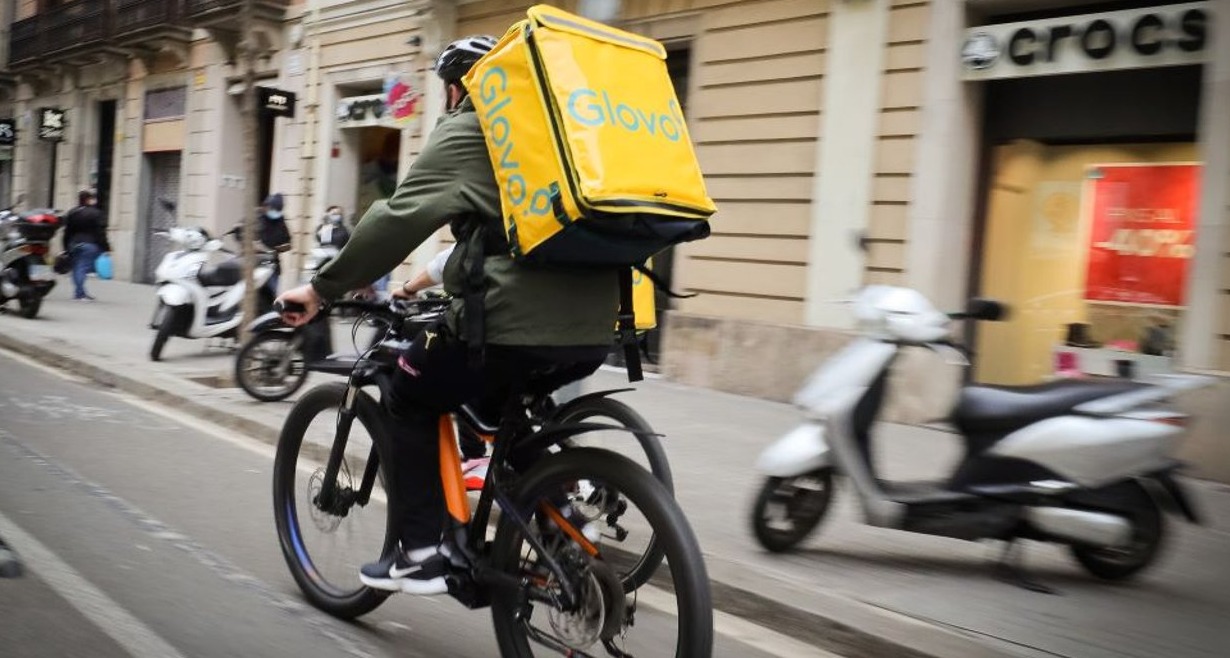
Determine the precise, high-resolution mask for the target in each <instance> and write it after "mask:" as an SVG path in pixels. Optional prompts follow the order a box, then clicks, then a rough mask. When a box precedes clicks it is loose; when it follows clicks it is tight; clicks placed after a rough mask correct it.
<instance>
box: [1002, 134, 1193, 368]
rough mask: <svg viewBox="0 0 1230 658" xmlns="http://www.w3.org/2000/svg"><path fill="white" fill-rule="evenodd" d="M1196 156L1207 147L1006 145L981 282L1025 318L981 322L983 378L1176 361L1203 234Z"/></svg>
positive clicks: (1169, 364) (1153, 365) (1167, 364)
mask: <svg viewBox="0 0 1230 658" xmlns="http://www.w3.org/2000/svg"><path fill="white" fill-rule="evenodd" d="M1197 155H1198V154H1197V148H1196V145H1195V144H1194V143H1156V144H1090V145H1077V146H1055V145H1045V144H1042V143H1039V142H1034V141H1026V140H1021V141H1017V142H1012V143H1010V144H1006V145H1001V146H999V147H997V148H996V149H995V151H994V157H993V162H994V164H993V168H992V172H991V181H990V182H991V189H990V191H989V194H988V198H987V225H986V236H985V242H984V248H983V258H982V261H983V266H982V273H981V286H980V287H981V291H982V294H984V295H988V296H991V297H996V298H999V299H1001V300H1003V301H1006V302H1008V304H1009V305H1010V307H1011V308H1012V309H1013V314H1012V317H1011V319H1010V320H1009V321H1008V322H1003V323H995V324H992V323H986V324H985V325H983V326H981V327H980V328H979V348H978V353H979V354H980V359H979V363H978V378H979V379H980V380H981V381H984V382H988V383H996V384H1028V383H1036V382H1039V381H1045V380H1048V379H1052V378H1055V377H1062V376H1109V377H1115V376H1130V377H1140V376H1147V375H1150V374H1155V373H1161V372H1166V371H1168V370H1170V369H1171V367H1172V358H1171V357H1172V354H1173V350H1174V348H1175V336H1176V335H1177V334H1178V331H1179V329H1178V327H1179V325H1180V324H1181V323H1182V322H1183V310H1184V308H1185V307H1186V305H1187V304H1188V301H1189V300H1187V299H1185V297H1184V294H1185V290H1186V287H1187V280H1188V276H1189V268H1190V265H1191V259H1192V256H1193V255H1194V252H1195V244H1196V240H1197V239H1198V237H1199V236H1198V235H1197V232H1196V229H1197V226H1198V223H1199V222H1198V210H1199V203H1200V189H1199V188H1200V173H1201V167H1200V165H1199V164H1198V163H1197V162H1196V158H1197Z"/></svg>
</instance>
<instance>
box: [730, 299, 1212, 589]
mask: <svg viewBox="0 0 1230 658" xmlns="http://www.w3.org/2000/svg"><path fill="white" fill-rule="evenodd" d="M854 313H855V316H856V318H857V319H858V320H859V323H860V327H861V329H862V333H863V335H862V336H861V337H860V338H857V339H855V340H854V341H853V342H852V343H851V344H849V345H848V346H847V347H846V348H844V349H843V350H841V351H840V352H839V353H838V354H836V355H834V356H833V357H832V358H831V359H829V360H828V361H827V362H826V363H824V364H822V365H821V366H820V368H819V369H818V370H817V371H816V372H815V373H814V374H813V375H812V376H811V378H810V379H809V380H808V381H807V382H806V384H805V385H804V386H803V388H802V389H801V390H800V391H799V392H798V394H797V395H796V397H795V400H794V402H795V404H796V405H797V406H799V407H801V408H802V409H803V410H804V411H805V412H806V414H807V419H806V421H805V422H804V423H803V424H802V425H800V426H799V427H797V428H795V429H794V430H792V431H791V432H789V433H787V434H786V435H785V436H783V437H781V438H780V439H778V440H777V442H775V443H774V444H772V445H771V446H769V447H768V448H767V449H766V450H765V451H764V452H763V453H762V454H761V456H760V458H759V461H758V463H757V466H756V467H757V469H758V470H759V471H760V472H761V473H763V474H764V475H765V476H766V479H765V481H764V484H763V486H762V487H761V490H760V493H759V495H758V497H757V499H756V502H755V504H754V507H753V510H752V519H751V520H752V526H753V530H754V532H755V535H756V538H757V540H758V541H759V543H760V544H761V545H762V546H764V547H765V548H766V549H768V550H770V551H774V552H781V551H787V550H790V549H791V548H793V547H794V546H795V545H797V544H798V543H799V542H800V541H802V540H803V539H804V538H805V537H806V536H807V535H808V534H810V533H811V532H812V530H814V529H815V528H816V527H817V526H818V525H819V524H820V522H821V521H822V520H823V519H824V517H825V515H826V513H827V512H828V510H829V508H830V504H831V502H832V496H833V493H834V491H835V489H834V484H835V482H834V476H836V475H842V476H844V477H845V479H846V480H848V482H849V484H850V486H852V488H853V489H854V491H855V493H856V494H857V495H858V497H859V503H860V504H861V508H862V511H863V513H864V515H865V518H866V522H867V523H868V524H870V525H872V526H876V527H882V528H892V529H897V530H904V531H907V532H916V533H922V534H929V535H938V536H943V537H951V538H956V539H963V540H969V541H977V540H983V539H992V540H1001V541H1004V542H1006V544H1005V550H1004V553H1003V555H1002V557H1001V558H1000V561H999V564H998V568H999V574H1000V575H1001V576H1003V577H1004V578H1006V579H1008V580H1010V582H1013V583H1015V584H1017V585H1020V586H1022V587H1025V588H1027V589H1031V590H1034V591H1041V592H1049V591H1050V590H1049V589H1048V588H1046V587H1045V586H1043V585H1041V584H1039V583H1037V582H1035V581H1032V580H1030V579H1029V577H1028V575H1027V574H1026V573H1025V571H1024V569H1023V567H1022V565H1021V559H1020V557H1021V548H1020V543H1019V541H1018V540H1021V539H1030V540H1036V541H1045V542H1053V543H1059V544H1063V545H1066V546H1067V547H1068V549H1069V551H1070V553H1071V554H1072V556H1073V557H1074V558H1075V559H1076V561H1077V562H1078V563H1079V564H1080V565H1081V566H1082V567H1083V568H1084V569H1085V570H1086V571H1088V572H1089V573H1090V574H1092V575H1094V576H1096V577H1098V578H1102V579H1106V580H1122V579H1127V578H1130V577H1132V576H1134V575H1136V574H1137V573H1139V572H1140V571H1142V570H1143V569H1145V568H1146V567H1148V566H1149V565H1150V564H1152V563H1153V562H1154V561H1155V560H1156V559H1157V557H1158V555H1159V552H1160V548H1161V546H1162V540H1163V537H1164V534H1165V527H1166V526H1165V518H1164V513H1171V514H1176V515H1180V516H1182V517H1185V518H1186V519H1187V520H1188V521H1190V522H1192V523H1200V518H1199V516H1198V515H1197V513H1196V510H1195V509H1194V508H1193V506H1192V503H1191V501H1190V499H1189V497H1188V495H1187V493H1185V491H1184V489H1183V488H1182V487H1181V486H1180V484H1179V482H1178V481H1177V480H1176V479H1175V477H1174V472H1175V470H1176V469H1177V468H1178V467H1179V466H1180V463H1179V462H1177V461H1175V460H1174V459H1173V458H1172V454H1173V452H1174V450H1175V448H1176V446H1177V443H1178V441H1179V439H1180V437H1181V436H1182V434H1183V432H1184V425H1185V423H1186V420H1187V417H1186V416H1185V415H1184V414H1182V413H1179V412H1177V411H1175V410H1174V409H1171V408H1168V407H1166V406H1164V403H1165V402H1166V401H1167V400H1169V399H1170V398H1172V397H1173V396H1174V395H1175V394H1177V393H1179V392H1181V391H1185V390H1191V389H1194V388H1198V387H1202V386H1206V385H1208V384H1210V383H1212V381H1213V380H1212V379H1211V378H1209V377H1201V376H1195V375H1165V376H1157V377H1153V378H1150V379H1149V380H1147V381H1130V380H1122V379H1117V380H1059V381H1054V382H1050V383H1045V384H1040V385H1035V386H1021V387H1000V386H981V385H967V386H964V387H963V388H962V389H961V390H960V392H959V395H958V400H957V403H956V405H955V408H954V409H953V410H952V411H951V413H950V416H949V422H951V424H952V425H953V426H954V427H955V428H956V430H957V431H958V432H959V433H960V435H961V436H962V437H963V438H964V442H965V454H964V457H963V459H961V460H960V462H959V463H958V464H957V466H956V468H955V470H954V472H953V473H951V474H950V475H949V476H948V477H946V478H944V479H942V480H938V481H935V482H926V483H912V482H911V483H907V482H893V481H887V480H884V479H881V478H880V477H879V476H878V474H877V470H876V466H875V463H874V462H873V460H872V458H871V452H872V438H873V437H872V434H873V432H872V424H873V422H874V421H875V418H876V416H877V414H878V413H879V411H880V409H881V406H882V404H883V401H884V396H885V391H886V387H887V383H888V376H889V372H890V369H891V367H892V364H893V362H894V359H895V358H896V357H897V356H898V355H899V354H900V352H901V351H902V350H903V349H905V348H908V347H923V348H928V349H931V350H933V351H935V352H938V353H940V354H942V355H944V356H945V358H946V359H947V360H948V361H949V362H950V363H953V364H956V365H960V366H968V365H969V361H968V359H967V358H966V357H967V353H966V352H965V351H964V350H963V349H961V348H959V347H958V346H957V345H955V344H954V343H952V341H950V340H949V339H948V334H949V323H950V322H951V321H952V320H973V321H997V320H1000V319H1003V317H1004V315H1005V313H1006V308H1005V307H1004V306H1002V305H1001V304H999V303H997V302H994V301H992V300H985V299H974V300H971V302H970V303H969V306H968V308H967V310H966V311H965V312H961V313H954V314H944V313H941V312H939V311H937V310H936V309H935V308H934V307H933V306H932V305H931V303H930V302H929V301H928V300H927V299H926V298H925V297H924V296H923V295H921V294H920V293H918V292H917V291H914V290H910V289H907V288H897V287H888V286H871V287H868V288H866V289H864V290H863V291H862V292H861V293H860V294H859V296H858V297H857V300H856V301H855V302H854Z"/></svg>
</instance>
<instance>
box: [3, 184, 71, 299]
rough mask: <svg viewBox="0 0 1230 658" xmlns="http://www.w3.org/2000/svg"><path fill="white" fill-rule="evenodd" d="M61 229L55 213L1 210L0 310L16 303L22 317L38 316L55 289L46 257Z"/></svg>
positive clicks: (53, 275) (60, 223) (37, 210)
mask: <svg viewBox="0 0 1230 658" xmlns="http://www.w3.org/2000/svg"><path fill="white" fill-rule="evenodd" d="M19 202H20V200H19ZM61 225H62V222H61V221H60V216H59V213H57V212H56V211H54V210H46V209H34V210H29V211H26V212H23V213H15V212H13V208H12V207H10V208H6V209H4V210H0V307H3V306H4V305H5V304H7V303H8V302H9V301H12V300H17V305H18V309H19V313H20V315H21V317H23V318H34V317H35V316H37V315H38V311H39V308H40V307H42V304H43V298H44V297H46V296H47V293H49V292H51V289H52V288H54V287H55V285H56V282H55V274H54V273H53V272H52V269H51V266H50V265H48V264H47V255H48V253H50V251H51V239H52V237H54V236H55V234H56V232H57V231H59V230H60V226H61Z"/></svg>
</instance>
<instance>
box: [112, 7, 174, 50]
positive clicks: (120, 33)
mask: <svg viewBox="0 0 1230 658" xmlns="http://www.w3.org/2000/svg"><path fill="white" fill-rule="evenodd" d="M191 37H192V28H191V27H190V26H189V25H188V22H187V20H186V19H185V18H184V0H116V4H115V41H116V42H117V43H119V44H122V45H132V44H142V43H148V42H151V41H156V40H160V39H167V38H170V39H175V40H178V41H184V42H187V41H188V40H189V39H190V38H191Z"/></svg>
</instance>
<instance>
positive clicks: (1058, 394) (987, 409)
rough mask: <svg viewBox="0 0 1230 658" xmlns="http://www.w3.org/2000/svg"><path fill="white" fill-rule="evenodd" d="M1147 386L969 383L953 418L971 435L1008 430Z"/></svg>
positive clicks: (1123, 383) (1126, 383) (1074, 382)
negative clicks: (984, 384) (979, 384)
mask: <svg viewBox="0 0 1230 658" xmlns="http://www.w3.org/2000/svg"><path fill="white" fill-rule="evenodd" d="M1147 386H1148V385H1147V384H1138V383H1136V382H1131V381H1089V380H1071V379H1068V380H1060V381H1055V382H1050V383H1047V384H1041V385H1037V386H968V387H966V388H965V389H963V390H962V391H961V396H960V399H959V400H958V402H957V407H956V409H954V410H953V413H952V422H953V424H954V425H955V426H956V427H957V429H959V430H960V431H961V433H963V434H965V435H967V436H971V435H983V436H985V435H987V434H1006V433H1008V432H1013V431H1016V430H1019V429H1021V428H1022V427H1025V426H1027V425H1032V424H1033V423H1036V422H1038V421H1040V420H1044V419H1046V418H1051V417H1054V416H1062V415H1064V414H1067V413H1071V411H1072V409H1074V408H1075V407H1077V406H1080V405H1082V404H1084V403H1086V402H1089V401H1092V400H1097V399H1099V398H1105V397H1110V396H1112V395H1119V394H1121V393H1127V392H1129V391H1134V390H1137V389H1141V388H1145V387H1147Z"/></svg>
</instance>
